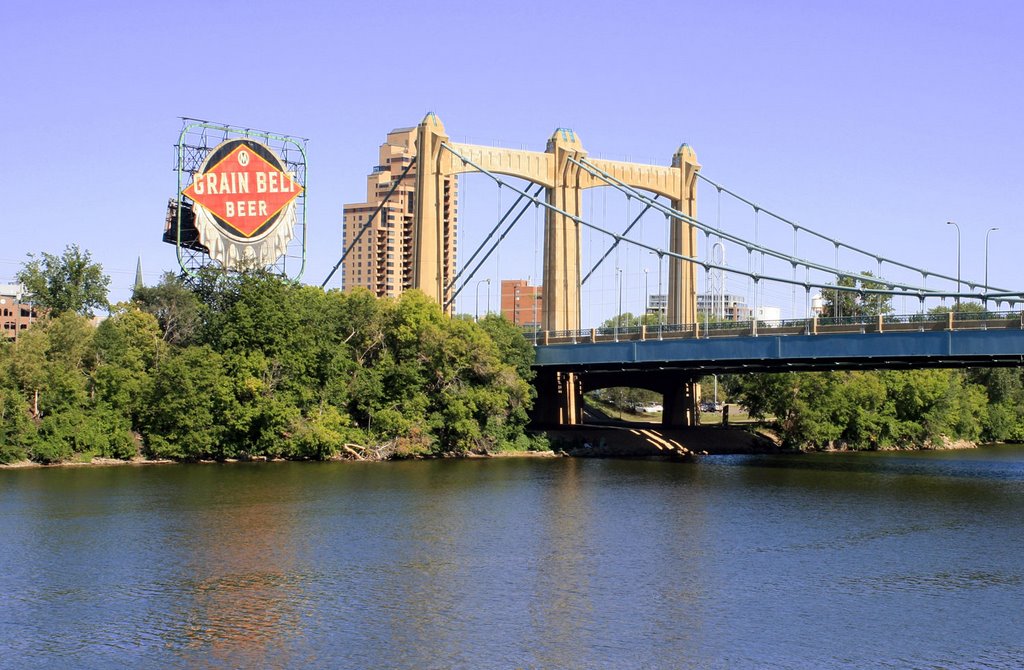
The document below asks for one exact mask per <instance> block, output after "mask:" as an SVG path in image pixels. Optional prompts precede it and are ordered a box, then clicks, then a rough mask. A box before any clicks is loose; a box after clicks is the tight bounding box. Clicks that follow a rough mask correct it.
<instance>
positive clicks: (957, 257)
mask: <svg viewBox="0 0 1024 670" xmlns="http://www.w3.org/2000/svg"><path fill="white" fill-rule="evenodd" d="M946 225H947V226H953V227H954V228H956V292H957V293H960V226H958V225H957V224H956V222H954V221H946ZM956 309H957V310H959V309H960V296H959V295H958V296H957V297H956Z"/></svg>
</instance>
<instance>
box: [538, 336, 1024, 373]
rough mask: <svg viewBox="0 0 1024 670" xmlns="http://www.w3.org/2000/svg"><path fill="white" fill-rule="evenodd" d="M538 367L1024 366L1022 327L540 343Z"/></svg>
mask: <svg viewBox="0 0 1024 670" xmlns="http://www.w3.org/2000/svg"><path fill="white" fill-rule="evenodd" d="M536 350H537V359H536V363H535V364H534V367H535V368H538V369H548V370H552V369H556V370H564V371H578V372H600V371H622V370H669V369H678V370H680V371H687V372H698V373H701V374H716V373H729V372H755V371H763V372H783V371H798V370H837V369H887V368H888V369H901V368H916V367H989V366H1021V365H1024V330H1021V329H1000V330H943V331H921V332H889V333H842V334H818V335H759V336H746V337H722V338H715V337H711V338H696V337H690V338H680V339H662V340H658V339H644V340H629V341H622V340H620V341H617V342H616V341H599V342H589V341H586V342H579V343H575V344H572V343H568V344H549V345H540V346H538V347H537V348H536Z"/></svg>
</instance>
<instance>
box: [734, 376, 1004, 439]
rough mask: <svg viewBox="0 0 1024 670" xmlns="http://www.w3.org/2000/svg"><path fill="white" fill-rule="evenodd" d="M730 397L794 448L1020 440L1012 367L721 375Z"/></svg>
mask: <svg viewBox="0 0 1024 670" xmlns="http://www.w3.org/2000/svg"><path fill="white" fill-rule="evenodd" d="M722 380H723V384H724V385H725V386H726V388H727V389H728V392H729V394H730V398H731V399H732V400H733V401H735V402H738V403H740V404H742V405H744V406H745V407H746V408H747V409H748V410H749V412H750V414H751V415H752V416H753V417H755V418H760V419H766V420H768V421H769V423H770V425H771V426H772V427H773V428H774V429H775V430H777V431H778V433H779V435H780V437H781V438H782V440H783V442H784V444H786V445H788V446H790V447H796V448H812V449H815V448H816V449H826V448H849V449H886V448H919V447H929V446H939V445H941V444H942V443H943V442H944V441H946V440H954V441H956V440H966V441H969V442H976V443H977V442H997V441H1014V442H1019V441H1024V376H1022V371H1021V370H1020V369H1018V368H979V369H970V370H946V369H936V370H906V371H904V370H900V371H845V372H791V373H783V374H752V375H733V376H728V377H723V378H722Z"/></svg>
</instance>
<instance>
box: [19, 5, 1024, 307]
mask: <svg viewBox="0 0 1024 670" xmlns="http://www.w3.org/2000/svg"><path fill="white" fill-rule="evenodd" d="M1022 34H1024V8H1022V5H1021V4H1020V3H1019V2H1013V1H1005V2H991V1H985V0H981V1H978V2H971V3H965V2H893V1H887V2H791V1H781V2H771V3H766V2H729V1H722V2H702V3H697V2H636V3H621V2H600V1H598V2H595V1H590V2H529V1H526V2H516V3H500V4H498V3H486V2H444V1H442V2H432V3H422V2H387V3H338V2H292V3H283V2H208V3H199V4H196V3H147V2H108V1H103V0H100V1H99V2H91V3H82V2H71V1H66V2H55V1H52V0H40V1H38V2H35V3H27V2H8V3H4V4H3V6H2V9H0V49H2V52H3V68H2V70H0V72H2V74H0V81H2V83H3V86H2V96H0V126H2V127H3V129H4V135H5V136H4V141H3V144H2V146H3V147H4V150H5V151H4V154H5V157H6V160H4V162H3V167H2V168H0V189H2V191H0V192H2V195H3V201H4V203H5V207H4V209H3V213H2V214H0V222H2V223H0V231H2V233H3V235H2V239H3V244H2V246H0V281H3V280H6V279H8V278H10V277H13V275H14V273H15V272H16V271H17V270H18V268H19V267H20V265H21V263H22V262H23V261H24V259H25V255H26V254H27V253H28V252H32V251H50V252H59V251H60V250H61V249H62V248H63V247H64V245H65V244H67V243H71V242H77V243H78V244H80V245H81V246H83V247H85V248H87V249H89V250H91V251H92V253H93V255H94V257H95V258H96V259H97V260H99V261H100V262H101V263H102V264H103V265H104V267H105V269H106V270H107V271H108V272H109V274H110V275H111V277H112V298H113V299H115V300H116V299H124V298H125V297H126V296H127V295H128V293H129V290H130V286H131V283H132V280H133V276H134V268H135V259H136V257H137V256H139V255H141V256H142V260H143V265H144V269H145V271H146V279H147V281H155V280H156V279H157V277H158V276H159V274H160V272H162V271H164V270H173V269H175V267H176V263H175V260H174V250H173V247H171V246H169V245H165V244H163V243H162V242H161V241H160V235H161V232H162V225H163V216H164V207H165V205H166V201H167V199H168V198H169V197H171V196H172V195H173V193H174V188H175V173H174V172H173V169H172V168H173V159H174V154H173V145H174V142H175V141H176V139H177V134H178V131H179V130H180V121H179V120H178V117H179V116H191V117H197V118H203V119H210V120H215V121H222V122H227V123H233V124H238V125H243V126H249V127H254V128H263V129H267V130H273V131H277V132H281V133H288V134H293V135H297V136H302V137H308V138H310V140H311V141H310V143H309V145H308V149H309V165H310V167H309V170H310V179H309V199H308V207H309V210H308V215H309V223H310V250H309V258H310V262H309V266H308V270H307V273H306V276H305V279H306V280H307V281H309V282H310V283H317V284H319V283H320V281H322V279H323V278H324V277H325V276H326V274H327V272H328V271H329V269H330V268H331V266H333V264H334V263H335V261H336V260H337V259H338V257H339V254H340V251H341V249H340V237H341V229H340V225H339V224H340V219H341V210H342V206H343V204H344V203H345V202H351V201H359V200H361V199H363V197H364V195H365V192H364V188H365V175H366V173H367V171H368V170H369V169H370V167H371V166H372V165H373V164H374V162H375V157H376V151H377V145H378V144H380V142H382V141H383V139H384V136H385V134H386V133H387V131H388V130H390V129H391V128H394V127H400V126H409V125H415V124H416V123H417V122H418V121H419V120H420V119H421V118H422V117H423V115H424V114H425V113H426V112H427V111H430V110H433V111H435V112H437V114H438V115H439V116H440V117H441V119H442V120H443V121H444V123H445V125H446V127H447V129H448V131H449V133H450V134H451V135H452V137H453V138H454V139H456V140H468V141H475V142H480V143H494V142H497V143H501V144H504V145H507V146H516V147H518V146H526V147H528V148H535V149H538V150H542V149H543V146H544V141H545V140H546V138H547V137H548V136H549V135H550V134H551V132H552V131H553V130H554V129H555V128H556V127H559V126H568V127H571V128H573V129H575V130H576V132H577V133H578V134H579V135H580V136H581V137H582V139H583V142H584V145H585V147H586V148H587V149H588V150H589V151H590V152H591V153H592V154H594V155H601V156H605V157H609V158H627V157H628V158H630V159H632V160H641V161H648V160H651V161H657V162H667V161H668V160H669V159H670V157H671V154H672V152H673V151H674V149H675V148H676V146H678V144H679V143H680V142H683V141H685V142H688V143H690V144H691V145H692V146H693V147H694V148H695V150H696V151H697V155H698V158H699V159H700V161H701V163H702V165H703V170H704V172H705V173H706V174H707V175H708V176H710V177H712V178H714V179H716V180H718V181H720V182H722V183H724V184H725V185H726V186H728V187H730V188H733V189H735V190H737V191H739V192H741V193H743V194H744V195H747V196H748V197H750V198H752V199H754V200H757V201H758V202H760V203H762V204H763V205H764V206H765V207H769V208H772V209H775V210H778V211H779V212H780V213H783V214H785V215H786V216H789V217H791V218H794V219H796V220H798V221H800V222H801V223H804V224H806V225H809V226H811V227H814V228H816V229H819V230H822V231H823V232H826V233H829V234H833V235H837V236H839V237H840V238H841V239H842V240H843V241H846V242H850V243H856V244H859V245H861V246H865V247H870V248H874V249H879V250H880V251H882V252H885V253H888V254H890V255H893V256H896V257H898V258H901V259H905V260H907V261H908V262H911V263H917V264H923V265H930V266H933V267H935V269H936V270H943V271H946V272H948V273H951V274H955V268H956V260H955V259H956V236H955V231H954V230H953V229H952V227H947V226H945V225H944V223H945V221H947V220H949V219H952V220H955V221H957V222H959V223H960V225H961V228H962V230H963V250H962V253H963V267H964V275H965V277H966V276H972V277H974V278H976V279H981V277H982V275H983V256H984V248H983V238H984V234H985V230H986V228H988V227H991V226H999V227H1000V229H1001V230H1000V231H998V232H995V233H993V234H992V246H991V248H990V268H991V269H990V275H991V283H993V284H1000V285H1003V286H1007V287H1011V288H1021V289H1024V277H1021V274H1020V272H1019V265H1020V260H1019V258H1020V249H1021V246H1022V242H1024V226H1022V225H1021V223H1022V217H1024V163H1022V156H1024V132H1022V123H1024V113H1022V112H1024V48H1022V47H1021V42H1020V39H1021V37H1020V36H1021V35H1022ZM481 179H483V178H482V177H477V178H475V180H474V181H471V182H470V183H468V184H467V186H466V189H465V191H466V193H465V195H466V202H467V210H466V212H465V213H464V214H463V229H462V230H461V231H460V235H461V236H462V239H461V245H462V250H463V251H464V252H466V251H468V250H469V249H470V248H472V247H475V246H476V242H477V241H478V240H479V238H480V237H481V236H482V233H481V232H479V231H480V230H482V229H483V228H485V227H489V225H491V223H493V221H494V220H495V218H496V215H497V211H498V198H497V196H496V195H495V193H494V189H493V188H490V187H488V186H487V185H485V184H483V183H481V181H480V180H481ZM489 188H490V190H489V191H488V189H489ZM605 198H606V199H608V200H611V199H612V198H613V196H612V195H608V196H604V195H601V196H597V195H595V196H592V197H591V201H590V204H589V207H590V209H591V210H592V211H595V212H597V214H598V215H601V214H603V215H604V216H605V217H606V218H609V219H613V220H614V221H615V223H616V225H619V226H620V227H621V225H622V224H620V223H619V222H620V221H624V216H625V214H624V212H623V213H622V214H621V215H619V214H618V213H616V214H608V213H607V212H608V211H609V210H610V211H612V212H617V211H622V209H621V208H622V207H623V205H621V204H618V205H616V204H615V203H614V202H613V203H612V204H610V205H606V204H605V200H603V199H605ZM510 200H511V199H510V198H509V197H507V196H506V197H504V199H503V200H502V202H503V203H504V204H506V205H507V204H508V203H509V202H510ZM474 206H475V207H476V208H477V210H471V209H469V208H470V207H474ZM616 207H618V208H619V210H616V209H615V208H616ZM699 207H700V213H701V215H702V217H714V216H715V206H714V203H713V198H710V197H705V195H704V193H703V192H702V201H701V202H700V205H699ZM633 211H634V212H635V211H636V210H633ZM737 211H738V210H737ZM736 216H737V222H736V223H735V224H731V225H734V226H735V229H736V230H737V231H738V232H742V226H743V225H747V226H748V229H749V221H748V219H744V218H743V216H742V215H740V214H737V215H736ZM748 218H749V217H748ZM532 225H533V224H532V222H529V221H528V222H527V228H528V230H525V231H522V232H517V233H516V235H515V236H514V238H510V243H509V245H510V246H509V251H504V252H503V253H504V257H503V258H502V259H500V260H499V261H498V263H499V265H498V266H497V267H492V268H489V269H488V272H490V273H491V276H493V277H494V279H495V280H496V279H497V278H499V277H500V276H504V277H518V276H524V275H531V276H532V277H534V278H535V276H536V274H535V273H536V270H530V269H528V267H527V266H529V268H534V267H536V264H535V262H534V261H533V256H534V254H533V249H532V244H533V230H534V229H533V228H532V227H531V226H532ZM644 225H645V226H649V227H655V226H656V225H657V224H656V223H648V222H647V220H646V219H645V224H644ZM783 233H784V231H783V232H781V233H779V235H780V238H779V246H782V247H783V248H786V245H787V244H788V245H789V246H790V247H791V242H786V241H785V239H786V236H785V235H784V234H783ZM652 234H654V233H651V232H648V233H647V235H652ZM762 234H763V235H765V236H766V237H765V239H772V237H771V236H772V233H771V232H767V231H766V232H764V233H762ZM590 244H592V243H591V242H589V241H588V242H585V246H586V245H590ZM515 250H518V251H515ZM585 253H586V252H585ZM807 253H808V254H810V251H809V250H808V251H807ZM524 255H525V256H529V257H530V258H531V261H530V263H528V264H527V263H524V262H522V258H523V257H524ZM817 255H818V256H819V257H820V260H822V261H830V260H832V258H831V253H830V252H828V251H827V250H826V251H825V252H821V253H819V254H817ZM510 259H512V260H510ZM729 260H730V262H736V263H738V264H743V265H745V261H743V260H741V259H739V258H736V257H735V255H734V257H731V258H730V259H729ZM620 262H621V263H622V264H623V265H624V266H626V270H625V272H626V274H627V275H628V277H629V278H628V279H627V280H626V281H627V299H626V302H627V307H631V308H633V309H634V310H636V309H638V308H639V301H640V300H641V299H642V294H641V293H640V290H641V289H640V288H639V287H640V282H642V281H643V279H642V277H643V275H642V270H643V269H644V268H645V267H646V268H647V269H648V271H649V274H648V282H650V283H651V287H650V291H651V292H653V290H654V288H653V284H654V283H655V280H654V279H653V276H654V273H655V269H654V268H655V266H654V264H653V262H651V263H647V262H646V261H645V259H644V258H642V257H641V256H640V255H638V254H634V260H633V261H632V262H628V259H622V260H621V261H620ZM849 262H850V263H851V264H854V265H856V264H858V263H860V261H853V260H851V261H849ZM861 265H862V267H854V268H851V269H872V264H870V263H862V264H861ZM613 272H614V268H613V267H612V268H611V269H609V270H606V271H605V273H604V275H603V277H602V278H601V280H600V281H601V283H602V286H603V288H602V289H601V291H600V292H599V294H598V293H595V295H594V297H593V298H592V300H591V301H590V302H589V303H588V305H589V307H588V308H587V310H592V312H591V313H589V314H587V316H588V317H589V318H590V319H591V320H592V319H595V318H598V317H601V318H603V317H604V316H607V315H609V314H610V313H611V311H609V310H613V307H614V305H610V304H607V303H609V302H614V297H613V294H614V293H615V288H614V281H615V280H614V277H613ZM744 288H745V284H743V283H742V282H739V281H738V280H737V281H736V284H735V285H730V290H736V291H740V290H742V289H744ZM492 290H493V298H492V299H493V300H496V299H497V291H496V288H495V289H492ZM786 291H788V289H786ZM786 291H782V292H781V293H779V294H778V295H773V294H772V293H771V291H768V295H767V296H766V297H765V301H766V302H770V303H775V304H782V305H783V306H784V307H787V308H788V302H787V301H788V300H789V298H787V297H786V296H788V293H786ZM471 293H472V289H468V290H467V292H466V296H470V294H471ZM630 301H632V302H633V304H628V303H630ZM472 302H473V301H472V298H471V297H466V298H465V299H464V300H462V301H461V302H460V309H462V310H463V311H472V310H473V309H474V305H473V304H472ZM799 302H800V303H801V305H802V303H803V299H802V298H801V299H800V300H799ZM587 310H585V312H586V311H587Z"/></svg>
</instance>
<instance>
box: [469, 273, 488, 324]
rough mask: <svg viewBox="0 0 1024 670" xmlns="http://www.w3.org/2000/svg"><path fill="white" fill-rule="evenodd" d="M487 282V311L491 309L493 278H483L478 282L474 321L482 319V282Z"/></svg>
mask: <svg viewBox="0 0 1024 670" xmlns="http://www.w3.org/2000/svg"><path fill="white" fill-rule="evenodd" d="M484 282H487V311H488V312H490V311H491V278H490V277H488V278H487V279H481V280H480V281H478V282H477V283H476V310H475V312H474V317H473V320H474V321H479V320H480V284H483V283H484Z"/></svg>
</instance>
